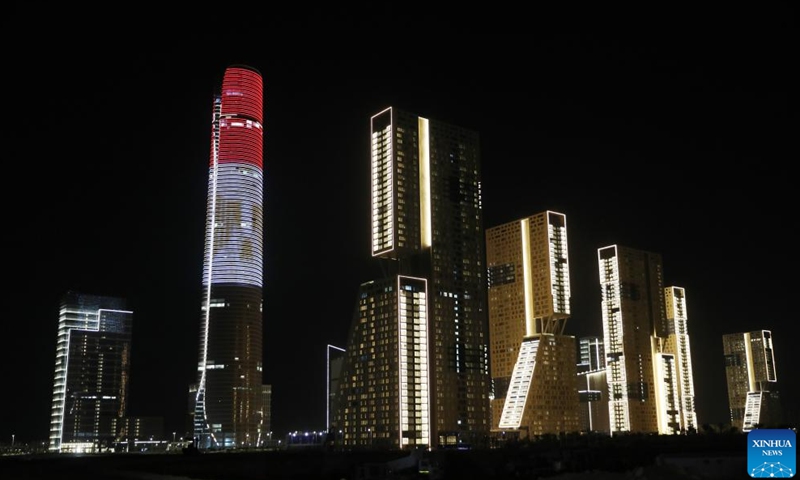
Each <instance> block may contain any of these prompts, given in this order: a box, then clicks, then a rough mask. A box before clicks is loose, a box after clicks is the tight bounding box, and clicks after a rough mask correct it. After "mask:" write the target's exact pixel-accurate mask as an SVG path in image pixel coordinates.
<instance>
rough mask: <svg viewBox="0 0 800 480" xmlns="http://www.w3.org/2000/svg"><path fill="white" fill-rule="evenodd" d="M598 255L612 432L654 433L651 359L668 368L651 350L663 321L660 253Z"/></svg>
mask: <svg viewBox="0 0 800 480" xmlns="http://www.w3.org/2000/svg"><path fill="white" fill-rule="evenodd" d="M597 253H598V262H599V272H600V291H601V313H602V316H603V344H604V346H605V351H606V369H607V373H606V380H607V382H608V400H609V407H608V415H609V423H610V429H611V433H612V434H614V433H618V432H637V433H657V432H659V419H658V411H657V410H658V409H657V406H656V398H657V397H656V393H655V389H656V379H655V375H654V370H653V369H654V368H656V365H654V361H655V362H656V363H659V366H660V367H663V368H669V366H670V363H669V361H668V360H667V361H665V362H657V361H656V359H655V357H656V354H655V349H654V346H653V343H654V336H655V333H656V329H657V327H658V326H660V325H662V323H663V324H665V323H666V319H665V314H664V286H663V285H664V283H663V282H664V280H663V271H662V263H661V255H659V254H656V253H651V252H645V251H641V250H636V249H632V248H627V247H622V246H619V245H612V246H608V247H603V248H600V249H598V251H597ZM662 319H663V322H662ZM661 363H663V364H661Z"/></svg>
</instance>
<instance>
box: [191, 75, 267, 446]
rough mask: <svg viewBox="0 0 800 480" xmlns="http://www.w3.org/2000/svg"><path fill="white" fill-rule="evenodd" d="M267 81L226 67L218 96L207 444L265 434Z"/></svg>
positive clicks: (208, 251) (205, 318)
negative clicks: (265, 134) (265, 104)
mask: <svg viewBox="0 0 800 480" xmlns="http://www.w3.org/2000/svg"><path fill="white" fill-rule="evenodd" d="M262 118H263V81H262V77H261V74H260V73H259V72H258V71H257V70H255V69H253V68H251V67H248V66H243V65H235V66H231V67H229V68H227V69H226V70H225V73H224V76H223V79H222V89H221V93H220V94H219V95H217V96H215V98H214V102H213V115H212V123H211V157H210V163H209V171H208V203H207V210H206V239H205V251H204V263H203V301H202V308H201V310H202V320H201V329H200V358H199V363H198V384H197V395H196V403H195V411H194V423H195V436H196V437H197V440H198V442H199V445H200V447H201V448H209V447H214V448H243V447H252V446H256V445H257V444H258V443H259V441H260V440H261V438H260V435H261V434H263V432H262V425H263V422H264V418H263V416H264V415H265V412H267V411H268V408H265V406H264V405H263V402H264V401H265V400H264V399H265V398H268V396H266V395H265V392H266V390H265V386H264V385H263V384H262V342H263V340H262V291H263V239H264V217H263V188H264V187H263V186H264V177H263V123H262Z"/></svg>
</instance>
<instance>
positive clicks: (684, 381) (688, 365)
mask: <svg viewBox="0 0 800 480" xmlns="http://www.w3.org/2000/svg"><path fill="white" fill-rule="evenodd" d="M664 294H665V300H666V307H667V325H668V328H669V330H668V331H667V332H665V333H666V340H665V342H664V351H665V352H666V353H671V354H673V355H675V363H676V367H677V368H676V369H677V374H678V396H679V398H680V403H681V405H680V410H681V417H680V422H681V430H685V431H688V430H695V431H696V430H697V413H696V412H695V401H694V375H693V373H692V372H693V369H692V350H691V348H690V344H689V329H688V325H687V319H688V313H687V307H686V291H685V290H684V289H683V288H681V287H675V286H671V287H667V288H665V289H664Z"/></svg>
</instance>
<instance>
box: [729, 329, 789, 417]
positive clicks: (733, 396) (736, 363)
mask: <svg viewBox="0 0 800 480" xmlns="http://www.w3.org/2000/svg"><path fill="white" fill-rule="evenodd" d="M722 347H723V354H724V355H725V376H726V378H727V382H728V403H729V406H730V412H731V425H732V426H734V427H736V428H738V429H740V430H742V431H745V432H749V431H750V430H752V429H753V428H756V426H758V425H762V426H764V425H766V426H768V427H769V426H776V425H777V424H779V423H780V422H781V421H783V412H782V409H781V405H780V396H779V393H778V391H777V389H776V386H777V382H778V374H777V371H776V369H775V352H774V350H773V346H772V332H771V331H770V330H755V331H752V332H743V333H728V334H725V335H723V336H722ZM768 427H767V428H768Z"/></svg>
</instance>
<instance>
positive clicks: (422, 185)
mask: <svg viewBox="0 0 800 480" xmlns="http://www.w3.org/2000/svg"><path fill="white" fill-rule="evenodd" d="M418 123H419V127H418V128H419V210H420V212H419V214H420V242H421V243H422V247H423V248H425V247H430V246H431V245H432V244H433V240H432V233H431V230H432V227H431V156H430V155H431V154H430V126H429V122H428V119H427V118H422V117H419V122H418Z"/></svg>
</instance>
